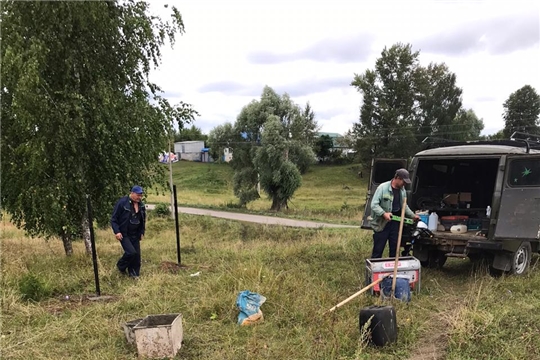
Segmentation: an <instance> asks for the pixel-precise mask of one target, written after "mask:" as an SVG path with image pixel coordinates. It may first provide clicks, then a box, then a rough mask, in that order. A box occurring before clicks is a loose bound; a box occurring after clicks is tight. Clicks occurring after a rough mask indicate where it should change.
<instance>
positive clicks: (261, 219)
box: [146, 204, 360, 229]
mask: <svg viewBox="0 0 540 360" xmlns="http://www.w3.org/2000/svg"><path fill="white" fill-rule="evenodd" d="M146 207H147V208H148V209H149V210H153V209H154V208H155V205H151V204H147V205H146ZM178 212H181V213H184V214H191V215H203V216H212V217H217V218H222V219H229V220H236V221H246V222H252V223H258V224H266V225H281V226H291V227H302V228H349V229H354V228H356V229H359V228H360V226H354V225H340V224H329V223H321V222H315V221H304V220H295V219H286V218H279V217H274V216H263V215H252V214H243V213H233V212H227V211H216V210H208V209H198V208H189V207H178Z"/></svg>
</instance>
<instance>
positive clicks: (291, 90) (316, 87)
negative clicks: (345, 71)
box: [198, 75, 353, 98]
mask: <svg viewBox="0 0 540 360" xmlns="http://www.w3.org/2000/svg"><path fill="white" fill-rule="evenodd" d="M352 78H353V77H352V75H351V76H336V77H332V78H322V79H317V78H307V79H302V80H299V81H296V82H293V83H288V84H287V83H285V84H278V85H274V86H270V87H271V88H272V89H274V90H275V91H276V92H277V93H278V94H283V93H287V94H289V95H290V96H291V97H300V96H307V95H309V94H315V93H320V92H325V91H328V90H331V89H335V88H347V87H349V86H350V83H351V81H352ZM264 86H265V84H262V83H261V84H242V83H239V82H236V81H217V82H212V83H208V84H205V85H203V86H201V87H200V88H199V89H198V90H199V91H200V92H202V93H208V92H217V93H221V94H224V95H241V96H252V97H255V98H258V97H260V95H261V93H262V90H263V88H264Z"/></svg>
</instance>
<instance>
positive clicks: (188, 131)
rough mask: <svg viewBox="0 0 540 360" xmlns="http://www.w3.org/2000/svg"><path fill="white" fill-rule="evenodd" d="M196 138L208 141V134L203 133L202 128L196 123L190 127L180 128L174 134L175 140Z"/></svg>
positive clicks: (192, 139)
mask: <svg viewBox="0 0 540 360" xmlns="http://www.w3.org/2000/svg"><path fill="white" fill-rule="evenodd" d="M194 140H202V141H207V140H208V136H207V135H205V134H203V133H202V130H201V129H200V128H198V127H196V126H195V125H191V127H189V128H183V129H180V130H178V131H177V132H176V133H175V134H174V141H175V142H179V141H194Z"/></svg>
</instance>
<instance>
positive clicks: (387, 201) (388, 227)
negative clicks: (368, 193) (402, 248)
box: [371, 169, 420, 259]
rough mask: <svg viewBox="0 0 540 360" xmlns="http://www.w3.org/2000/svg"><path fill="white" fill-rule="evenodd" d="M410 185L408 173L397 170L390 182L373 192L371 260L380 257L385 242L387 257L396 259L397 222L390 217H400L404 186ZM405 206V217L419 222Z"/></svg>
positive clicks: (404, 170)
mask: <svg viewBox="0 0 540 360" xmlns="http://www.w3.org/2000/svg"><path fill="white" fill-rule="evenodd" d="M410 183H411V179H410V177H409V172H408V171H407V170H406V169H398V170H397V171H396V174H395V175H394V178H393V179H392V180H390V181H387V182H384V183H382V184H381V185H379V187H378V188H377V190H376V191H375V194H374V195H373V199H372V200H371V217H372V219H371V227H372V229H373V231H374V233H373V251H372V253H371V258H372V259H376V258H381V257H382V254H383V251H384V248H385V246H386V242H387V241H388V244H389V256H390V257H396V247H397V240H398V235H399V222H397V221H392V220H391V219H392V215H397V216H401V207H402V205H403V199H404V198H405V197H406V196H407V193H406V191H405V184H410ZM406 206H407V207H406V208H405V216H406V217H408V218H412V219H415V220H419V219H420V217H419V216H418V215H416V214H415V213H414V212H413V211H412V210H411V209H410V208H409V206H408V205H406Z"/></svg>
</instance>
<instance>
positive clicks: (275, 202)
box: [270, 199, 289, 211]
mask: <svg viewBox="0 0 540 360" xmlns="http://www.w3.org/2000/svg"><path fill="white" fill-rule="evenodd" d="M284 208H285V209H288V208H289V206H288V205H287V201H280V200H279V199H272V207H271V208H270V210H272V211H281V209H284Z"/></svg>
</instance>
